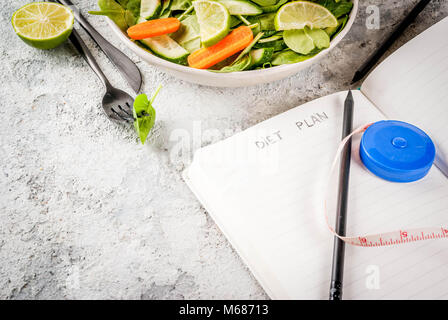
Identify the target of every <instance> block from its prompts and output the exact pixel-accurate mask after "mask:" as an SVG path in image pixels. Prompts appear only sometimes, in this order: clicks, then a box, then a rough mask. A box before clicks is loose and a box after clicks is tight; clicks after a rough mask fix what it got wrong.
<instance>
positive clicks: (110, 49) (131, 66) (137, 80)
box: [51, 0, 142, 93]
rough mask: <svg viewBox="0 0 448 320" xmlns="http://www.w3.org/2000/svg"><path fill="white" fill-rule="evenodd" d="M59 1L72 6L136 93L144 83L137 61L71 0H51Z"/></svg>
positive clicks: (81, 22)
mask: <svg viewBox="0 0 448 320" xmlns="http://www.w3.org/2000/svg"><path fill="white" fill-rule="evenodd" d="M51 1H53V2H59V3H61V4H63V5H66V6H68V7H70V8H71V9H72V11H73V13H74V15H75V18H76V20H78V22H79V24H80V26H81V27H83V28H84V30H85V31H86V32H87V33H88V34H89V36H90V37H91V38H92V39H93V40H94V41H95V42H96V44H97V45H98V46H99V47H100V49H101V50H103V52H104V53H105V54H106V56H107V57H108V58H109V60H110V61H112V63H113V64H114V65H115V66H116V67H117V69H118V71H120V73H121V74H122V75H123V77H124V78H125V79H126V80H127V81H128V83H129V85H130V86H131V88H132V89H134V91H135V92H136V93H138V92H139V91H140V87H141V85H142V76H141V74H140V70H139V69H138V68H137V66H136V65H135V63H134V62H133V61H132V60H131V59H129V57H128V56H126V55H125V54H124V53H123V52H121V51H120V50H118V49H117V48H116V47H114V46H113V45H112V44H111V43H110V42H109V41H107V40H106V39H104V37H103V36H102V35H101V34H100V33H99V32H98V31H96V29H95V28H94V27H93V26H92V25H91V24H90V23H89V22H88V21H87V19H86V18H84V17H83V15H82V14H81V12H80V11H79V9H78V8H77V7H76V6H75V5H74V4H73V3H72V2H71V1H70V0H51Z"/></svg>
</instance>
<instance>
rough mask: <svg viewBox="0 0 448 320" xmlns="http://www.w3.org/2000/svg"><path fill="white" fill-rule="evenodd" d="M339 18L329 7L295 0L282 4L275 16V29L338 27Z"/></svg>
mask: <svg viewBox="0 0 448 320" xmlns="http://www.w3.org/2000/svg"><path fill="white" fill-rule="evenodd" d="M337 25H338V20H337V19H336V17H335V16H334V15H333V14H332V13H331V12H330V11H328V9H327V8H325V7H323V6H321V5H319V4H317V3H313V2H308V1H294V2H289V3H287V4H285V5H284V6H282V7H281V8H280V9H279V10H278V12H277V15H276V16H275V29H277V30H292V29H303V28H304V27H305V26H308V27H310V28H311V29H314V28H319V29H324V28H328V27H336V26H337Z"/></svg>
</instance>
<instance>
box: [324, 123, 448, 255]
mask: <svg viewBox="0 0 448 320" xmlns="http://www.w3.org/2000/svg"><path fill="white" fill-rule="evenodd" d="M359 133H364V134H363V137H362V140H361V145H360V157H361V160H362V162H363V163H364V165H365V166H366V168H367V169H369V170H370V171H371V172H372V173H374V174H375V175H377V176H379V177H381V178H383V179H386V180H389V181H394V182H411V181H416V180H419V179H421V178H423V177H424V176H425V175H426V174H427V173H428V172H429V169H430V168H431V166H432V163H433V162H434V157H435V147H434V144H433V142H432V141H431V139H430V138H429V136H428V135H426V133H424V132H423V131H422V130H420V129H418V128H417V127H415V126H413V125H410V124H408V123H405V122H401V121H391V120H390V121H379V122H375V123H369V124H366V125H363V126H361V127H359V128H357V129H355V130H354V131H353V132H352V133H351V134H350V135H348V136H347V137H345V138H344V139H343V140H342V141H341V143H340V144H339V146H338V149H337V151H336V156H335V158H334V160H333V163H332V165H331V169H330V180H331V177H332V176H333V174H334V172H335V170H336V167H337V164H338V163H339V159H340V157H341V155H342V152H343V150H344V148H345V146H346V145H347V143H348V141H349V140H350V139H351V138H352V137H353V136H354V135H356V134H359ZM330 185H331V183H330V181H329V183H328V184H327V188H326V192H325V203H324V213H325V220H326V223H327V226H328V228H329V229H330V231H331V232H332V233H333V234H334V235H335V236H336V237H338V238H339V239H341V240H342V241H344V242H346V243H348V244H351V245H355V246H361V247H381V246H389V245H396V244H403V243H409V242H415V241H422V240H430V239H442V238H448V227H426V228H412V229H402V230H395V231H390V232H384V233H377V234H369V235H361V236H341V235H339V234H337V233H336V231H335V230H334V228H333V227H332V226H331V225H330V222H329V219H328V213H327V199H328V197H329V195H330V191H331V190H332V189H331V188H330Z"/></svg>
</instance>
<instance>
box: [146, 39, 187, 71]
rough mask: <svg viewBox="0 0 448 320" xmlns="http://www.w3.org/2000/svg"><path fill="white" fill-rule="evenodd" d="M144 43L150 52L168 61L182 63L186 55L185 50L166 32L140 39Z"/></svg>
mask: <svg viewBox="0 0 448 320" xmlns="http://www.w3.org/2000/svg"><path fill="white" fill-rule="evenodd" d="M140 42H142V43H143V44H144V45H146V46H148V48H149V49H151V51H152V52H154V53H155V54H156V55H158V56H160V57H161V58H163V59H166V60H168V61H171V62H174V63H179V64H183V63H185V61H186V59H187V57H188V55H189V54H190V53H189V52H188V51H187V50H185V49H184V48H182V47H181V46H180V45H179V44H178V43H177V42H176V41H174V40H173V39H171V38H170V36H167V35H166V34H164V35H161V36H156V37H151V38H146V39H143V40H140Z"/></svg>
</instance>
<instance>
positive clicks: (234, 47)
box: [188, 26, 254, 69]
mask: <svg viewBox="0 0 448 320" xmlns="http://www.w3.org/2000/svg"><path fill="white" fill-rule="evenodd" d="M253 38H254V36H253V33H252V30H251V28H249V27H247V26H241V27H238V28H236V29H235V30H233V31H232V32H230V33H229V34H228V35H227V36H226V37H225V38H224V39H222V40H221V41H219V42H218V43H217V44H215V45H213V46H211V47H208V48H201V49H198V50H196V51H195V52H193V53H192V54H190V55H189V56H188V65H189V66H190V67H192V68H197V69H207V68H210V67H211V66H213V65H215V64H217V63H218V62H221V61H222V60H224V59H226V58H228V57H230V56H232V55H234V54H235V53H237V52H238V51H241V50H243V49H244V48H246V47H247V46H248V45H249V44H250V43H251V42H252V40H253Z"/></svg>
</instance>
